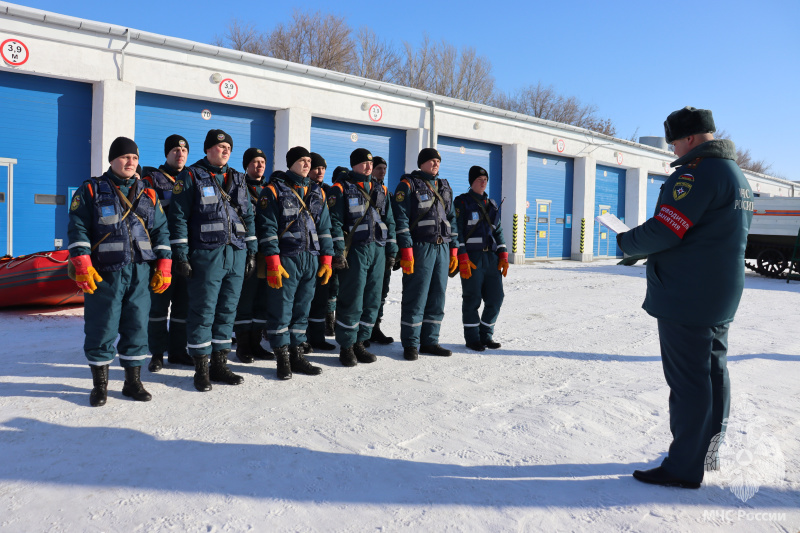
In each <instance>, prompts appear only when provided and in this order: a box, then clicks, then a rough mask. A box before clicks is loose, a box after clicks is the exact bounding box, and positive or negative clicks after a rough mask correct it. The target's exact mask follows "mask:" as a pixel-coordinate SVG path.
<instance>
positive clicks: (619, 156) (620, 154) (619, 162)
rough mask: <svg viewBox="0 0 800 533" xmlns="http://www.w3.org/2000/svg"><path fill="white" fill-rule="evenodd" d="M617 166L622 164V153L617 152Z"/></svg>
mask: <svg viewBox="0 0 800 533" xmlns="http://www.w3.org/2000/svg"><path fill="white" fill-rule="evenodd" d="M617 164H618V165H621V164H622V152H617Z"/></svg>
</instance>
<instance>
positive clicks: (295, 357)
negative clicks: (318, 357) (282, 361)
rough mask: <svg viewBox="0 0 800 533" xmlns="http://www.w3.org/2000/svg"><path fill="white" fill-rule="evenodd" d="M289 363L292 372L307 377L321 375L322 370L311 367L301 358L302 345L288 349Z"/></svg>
mask: <svg viewBox="0 0 800 533" xmlns="http://www.w3.org/2000/svg"><path fill="white" fill-rule="evenodd" d="M289 363H290V364H291V367H292V372H296V373H298V374H308V375H309V376H316V375H319V374H322V369H321V368H320V367H318V366H314V365H312V364H311V363H309V362H308V361H306V358H305V357H303V347H302V345H301V346H292V347H290V348H289Z"/></svg>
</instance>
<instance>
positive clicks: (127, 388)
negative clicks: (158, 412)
mask: <svg viewBox="0 0 800 533" xmlns="http://www.w3.org/2000/svg"><path fill="white" fill-rule="evenodd" d="M141 372H142V367H140V366H132V367H131V366H127V367H125V383H124V384H123V385H122V395H123V396H127V397H128V398H133V399H134V400H136V401H137V402H149V401H150V400H152V399H153V397H152V396H151V395H150V393H149V392H147V391H146V390H144V385H142V380H141V379H140V376H141Z"/></svg>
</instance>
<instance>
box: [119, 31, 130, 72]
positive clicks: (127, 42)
mask: <svg viewBox="0 0 800 533" xmlns="http://www.w3.org/2000/svg"><path fill="white" fill-rule="evenodd" d="M125 37H126V39H125V44H124V45H123V46H122V48H120V52H122V61H120V66H119V81H125V49H126V48H127V47H128V45H129V44H131V29H130V28H125Z"/></svg>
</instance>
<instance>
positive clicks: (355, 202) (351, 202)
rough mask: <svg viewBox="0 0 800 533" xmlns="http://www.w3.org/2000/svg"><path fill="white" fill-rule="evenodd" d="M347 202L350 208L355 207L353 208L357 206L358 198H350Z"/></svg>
mask: <svg viewBox="0 0 800 533" xmlns="http://www.w3.org/2000/svg"><path fill="white" fill-rule="evenodd" d="M349 200H350V205H351V206H353V207H355V206H357V205H359V203H358V198H350V199H349Z"/></svg>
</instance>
